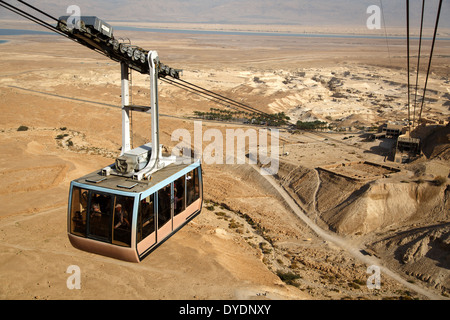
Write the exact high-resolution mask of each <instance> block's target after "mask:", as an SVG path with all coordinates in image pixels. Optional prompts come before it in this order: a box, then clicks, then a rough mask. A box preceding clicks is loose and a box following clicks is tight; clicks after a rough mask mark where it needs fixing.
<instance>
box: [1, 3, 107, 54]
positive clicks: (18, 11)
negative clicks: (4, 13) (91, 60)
mask: <svg viewBox="0 0 450 320" xmlns="http://www.w3.org/2000/svg"><path fill="white" fill-rule="evenodd" d="M0 6H2V7H4V8H5V9H8V10H10V11H12V12H14V13H15V14H18V15H20V16H22V17H24V18H26V19H28V20H30V21H32V22H34V23H36V24H38V25H40V26H42V27H44V28H47V29H49V30H50V31H53V32H55V33H57V34H59V35H61V36H63V37H66V38H68V39H70V40H72V41H74V42H76V43H78V44H82V43H80V42H79V41H78V40H77V39H74V38H72V37H69V36H68V35H67V34H66V33H64V32H62V31H61V30H59V29H58V28H56V27H54V26H52V25H51V24H49V23H47V22H45V21H43V20H41V19H39V18H37V17H35V16H33V15H32V14H30V13H28V12H25V11H23V10H21V9H19V8H17V7H15V6H13V5H11V4H9V3H7V2H5V1H3V0H0ZM90 49H91V50H93V51H95V52H97V53H100V54H102V55H104V56H105V57H108V58H110V59H112V58H111V57H109V56H108V55H107V54H105V53H104V52H102V51H100V50H98V49H96V48H90ZM113 60H114V59H113Z"/></svg>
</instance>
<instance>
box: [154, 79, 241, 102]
mask: <svg viewBox="0 0 450 320" xmlns="http://www.w3.org/2000/svg"><path fill="white" fill-rule="evenodd" d="M160 80H162V81H163V82H165V83H168V84H170V85H173V86H174V87H177V88H180V89H182V90H186V91H189V92H190V93H193V94H196V95H198V96H201V97H202V98H205V99H208V100H210V101H213V102H215V103H217V104H220V105H222V106H224V107H228V108H231V109H234V110H237V109H236V108H233V107H231V106H230V105H229V104H226V103H224V102H221V101H220V100H217V98H214V97H211V96H210V95H206V94H204V93H202V92H200V91H198V90H197V91H195V90H194V89H192V88H188V87H183V86H181V84H176V83H175V82H173V81H171V80H168V79H166V78H160Z"/></svg>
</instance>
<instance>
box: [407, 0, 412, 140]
mask: <svg viewBox="0 0 450 320" xmlns="http://www.w3.org/2000/svg"><path fill="white" fill-rule="evenodd" d="M406 56H407V58H406V59H407V69H408V71H407V72H408V131H409V132H411V110H410V109H411V106H410V100H411V97H410V80H409V0H406Z"/></svg>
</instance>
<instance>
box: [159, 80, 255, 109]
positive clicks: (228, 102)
mask: <svg viewBox="0 0 450 320" xmlns="http://www.w3.org/2000/svg"><path fill="white" fill-rule="evenodd" d="M162 79H164V81H165V82H167V83H169V84H172V85H174V86H176V87H178V88H181V89H184V90H187V91H190V92H193V93H196V94H198V95H201V96H204V97H205V96H206V98H207V99H209V100H213V101H215V102H216V103H219V104H221V105H223V106H226V107H230V106H229V105H233V106H235V107H238V108H241V109H244V108H243V107H242V106H241V105H239V103H238V102H234V101H233V100H230V99H227V100H225V99H222V98H220V97H217V96H216V95H213V94H210V93H208V92H205V91H201V90H199V89H196V88H193V87H191V86H189V85H187V84H182V83H179V82H176V81H174V80H172V79H170V80H167V79H165V78H162ZM177 80H179V79H177ZM187 83H189V82H187ZM193 86H194V87H198V86H195V85H193ZM199 88H201V87H199ZM205 90H206V89H205ZM220 101H221V102H220ZM230 108H232V107H230ZM232 109H234V110H236V109H235V108H232ZM244 110H245V111H248V112H253V113H258V114H263V113H262V112H260V111H258V110H257V111H255V110H248V109H244Z"/></svg>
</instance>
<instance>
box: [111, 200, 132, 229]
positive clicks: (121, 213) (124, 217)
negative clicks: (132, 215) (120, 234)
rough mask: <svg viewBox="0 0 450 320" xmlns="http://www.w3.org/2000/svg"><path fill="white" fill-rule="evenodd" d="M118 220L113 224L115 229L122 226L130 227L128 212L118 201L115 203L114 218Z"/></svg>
mask: <svg viewBox="0 0 450 320" xmlns="http://www.w3.org/2000/svg"><path fill="white" fill-rule="evenodd" d="M115 221H118V222H117V223H116V225H115V226H114V228H115V229H117V228H119V227H122V228H125V229H128V228H129V227H130V222H129V221H128V213H127V212H126V211H125V210H123V209H122V205H121V204H120V203H118V204H117V205H116V220H115Z"/></svg>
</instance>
